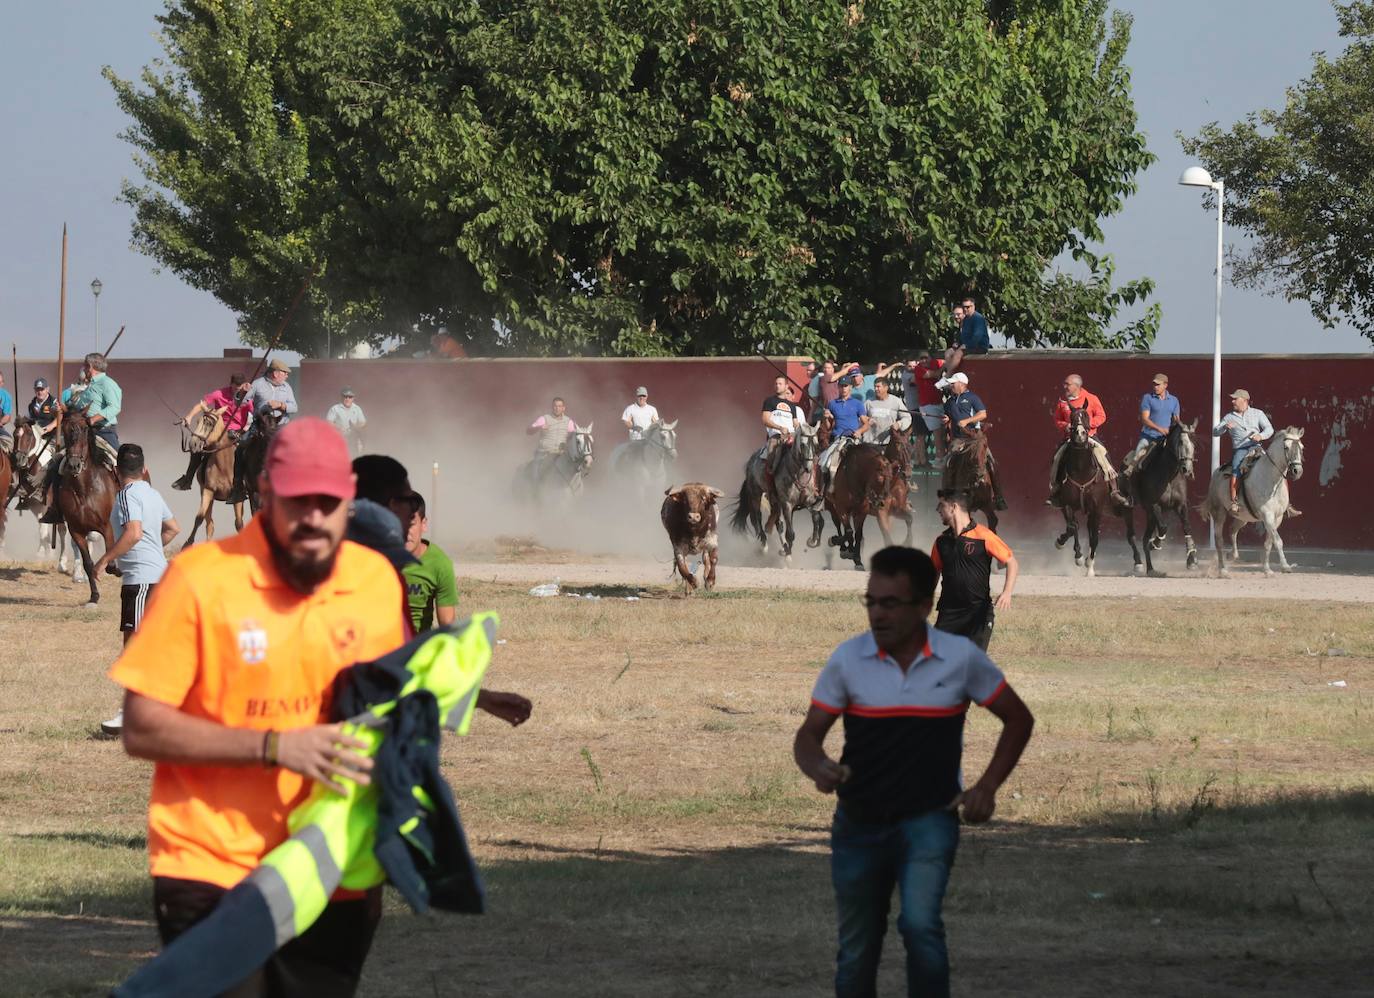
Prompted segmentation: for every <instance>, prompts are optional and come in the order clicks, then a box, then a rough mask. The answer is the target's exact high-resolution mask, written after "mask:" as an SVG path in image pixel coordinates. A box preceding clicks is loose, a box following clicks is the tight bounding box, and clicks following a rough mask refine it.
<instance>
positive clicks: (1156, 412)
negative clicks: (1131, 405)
mask: <svg viewBox="0 0 1374 998" xmlns="http://www.w3.org/2000/svg"><path fill="white" fill-rule="evenodd" d="M1178 421H1179V404H1178V399H1177V398H1175V397H1174V396H1173V395H1170V394H1169V376H1168V375H1167V374H1156V375H1155V379H1154V389H1153V390H1152V391H1149V392H1146V393H1145V395H1144V396H1143V397H1142V398H1141V400H1140V439H1139V440H1137V441H1136V444H1135V447H1134V448H1133V449H1132V450H1131V452H1130V453H1129V454H1127V455H1126V456H1125V458H1123V459H1122V461H1121V476H1122V477H1123V478H1129V477H1130V476H1131V475H1133V474H1135V471H1136V469H1137V468H1139V467H1140V464H1141V462H1142V461H1144V460H1145V457H1146V455H1148V454H1149V453H1150V452H1151V451H1152V450H1154V447H1155V445H1156V444H1158V443H1159V442H1160V441H1162V440H1163V439H1164V438H1165V437H1167V436H1168V435H1169V427H1170V426H1171V425H1173V424H1174V423H1177V422H1178Z"/></svg>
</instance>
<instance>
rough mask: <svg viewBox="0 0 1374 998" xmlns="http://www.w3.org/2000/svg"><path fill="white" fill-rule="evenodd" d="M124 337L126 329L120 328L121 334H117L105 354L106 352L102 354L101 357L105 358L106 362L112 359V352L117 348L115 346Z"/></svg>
mask: <svg viewBox="0 0 1374 998" xmlns="http://www.w3.org/2000/svg"><path fill="white" fill-rule="evenodd" d="M123 335H124V327H123V326H120V327H119V332H117V333H115V338H114V339H112V340H110V345H109V346H107V347H106V348H105V352H104V353H103V354H101V355H100V356H102V357H104V358H105V359H106V360H109V359H110V351H111V350H113V349H114V348H115V344H116V343H118V342H119V338H120V337H121V336H123Z"/></svg>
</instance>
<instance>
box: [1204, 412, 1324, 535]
mask: <svg viewBox="0 0 1374 998" xmlns="http://www.w3.org/2000/svg"><path fill="white" fill-rule="evenodd" d="M1223 433H1229V434H1230V435H1231V512H1232V513H1239V512H1240V502H1239V501H1238V499H1237V495H1236V492H1237V489H1238V488H1239V486H1240V480H1241V477H1242V476H1241V471H1242V470H1243V467H1244V465H1245V459H1246V456H1247V455H1249V453H1250V452H1251V451H1252V450H1255V449H1256V448H1258V447H1259V445H1260V444H1262V443H1263V442H1264V441H1266V440H1268V439H1269V438H1270V437H1272V436H1273V435H1274V427H1273V425H1272V424H1271V423H1270V422H1269V417H1268V416H1266V415H1265V414H1264V412H1263V410H1261V409H1259V408H1257V407H1255V406H1253V405H1251V404H1250V393H1249V392H1247V391H1246V390H1245V389H1244V388H1237V389H1236V390H1235V391H1233V392H1232V393H1231V411H1230V412H1228V413H1227V414H1226V415H1225V416H1224V417H1223V418H1222V420H1221V422H1220V423H1218V424H1217V425H1216V426H1214V427H1212V436H1214V437H1219V436H1221V435H1222V434H1223ZM1223 467H1224V466H1223ZM1285 515H1287V516H1289V517H1293V516H1302V513H1301V512H1300V511H1297V510H1294V509H1293V506H1292V504H1291V503H1290V504H1289V506H1288V511H1287V513H1286V514H1285Z"/></svg>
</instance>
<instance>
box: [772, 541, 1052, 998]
mask: <svg viewBox="0 0 1374 998" xmlns="http://www.w3.org/2000/svg"><path fill="white" fill-rule="evenodd" d="M869 564H870V567H871V573H870V575H869V579H868V591H867V592H866V593H865V594H864V605H865V606H866V607H867V608H868V623H869V630H868V631H866V632H864V633H863V634H860V635H858V636H857V637H853V638H850V639H849V640H848V641H845V642H844V643H843V644H841V645H840V646H839V647H838V648H836V649H835V651H834V653H833V654H832V655H831V656H830V661H828V662H827V663H826V664H825V668H824V669H822V670H821V674H820V678H819V679H817V680H816V686H815V690H814V691H813V693H812V696H811V708H810V710H809V711H808V712H807V715H806V720H805V721H803V722H802V726H801V728H800V729H799V730H798V731H797V736H796V740H795V742H794V745H793V756H794V758H795V759H796V761H797V765H798V766H799V767H800V768H801V771H802V772H803V773H805V774H806V775H807V777H808V778H810V779H811V780H813V781H815V784H816V789H818V790H820V791H821V792H822V793H827V794H828V793H836V794H837V795H838V797H839V803H838V805H837V806H836V808H835V818H834V824H833V826H832V828H831V836H830V848H831V860H830V870H831V879H832V881H833V883H834V887H835V906H836V909H837V912H836V913H837V916H838V921H839V953H838V956H837V958H836V962H837V966H836V970H835V994H836V995H837V996H838V998H871V996H873V995H874V994H875V990H876V986H877V975H878V961H879V957H880V956H881V954H882V942H883V935H884V934H885V933H886V931H887V913H888V908H889V904H890V902H891V898H892V891H893V888H894V887H895V888H896V890H897V892H898V896H899V897H900V899H901V914H900V916H899V917H898V919H897V929H898V931H899V932H900V933H901V936H902V941H903V942H904V943H905V944H906V968H907V994H908V995H911V996H916V995H921V996H930V998H944V996H947V995H948V994H949V955H948V952H947V950H946V948H945V929H944V922H943V921H942V919H941V915H940V909H941V906H942V904H943V902H944V896H945V887H946V885H947V884H948V882H949V871H950V867H951V866H952V865H953V863H954V853H955V850H956V848H957V847H958V843H959V808H960V807H961V806H962V808H963V819H964V820H965V821H967V822H969V823H971V824H975V823H978V822H984V821H987V820H988V819H989V818H991V817H992V814H993V811H994V810H995V809H996V806H997V789H998V788H999V787H1000V786H1001V785H1002V783H1003V782H1004V781H1005V780H1006V779H1007V777H1008V776H1009V775H1010V774H1011V771H1012V769H1014V768H1015V766H1016V763H1017V760H1018V759H1020V757H1021V750H1022V749H1024V748H1025V746H1026V742H1028V741H1029V740H1030V736H1031V729H1032V728H1033V727H1034V724H1035V720H1034V718H1033V717H1032V716H1031V713H1030V710H1029V709H1027V707H1026V705H1025V704H1024V703H1023V702H1022V701H1021V698H1020V697H1019V696H1017V695H1016V692H1015V691H1014V690H1013V689H1012V688H1011V687H1010V686H1009V685H1007V681H1006V678H1005V677H1004V676H1003V675H1002V672H1001V670H999V669H998V668H997V666H995V665H994V664H993V663H992V660H991V659H989V658H988V657H987V655H986V654H984V653H983V652H982V651H980V650H979V649H978V647H977V646H976V645H974V644H973V642H971V641H970V640H969V639H968V638H963V637H959V636H957V635H953V634H947V633H945V632H944V631H940V630H937V629H935V628H934V627H930V626H929V625H928V624H927V623H926V618H927V617H929V616H930V610H931V603H932V601H933V599H934V596H935V581H936V574H937V573H936V570H935V565H934V563H933V562H932V561H931V559H930V556H929V555H927V554H925V553H924V552H922V551H917V550H915V549H912V548H903V547H889V548H884V549H883V550H881V551H879V552H878V553H877V554H875V555H874V556H873V558H872V560H871V561H870V563H869ZM970 702H974V703H977V704H978V705H979V706H982V707H986V708H987V709H988V710H989V711H991V712H992V713H993V714H994V715H996V716H997V717H998V718H999V719H1000V720H1001V722H1002V734H1001V737H1000V738H999V739H998V741H997V747H996V749H995V750H994V751H993V756H992V761H991V762H989V763H988V766H987V769H986V770H985V771H984V772H983V775H982V777H980V778H979V780H978V782H976V783H975V784H973V786H971V787H968V788H967V789H964V788H963V787H962V778H961V775H960V761H961V757H962V754H963V739H964V715H965V714H966V713H967V711H968V707H969V703H970ZM841 716H842V717H843V718H844V752H843V754H842V755H841V756H840V760H839V762H836V761H835V760H833V759H831V758H830V757H829V756H827V755H826V753H825V749H824V747H823V743H824V741H825V736H826V734H827V732H829V730H830V728H831V727H832V726H833V725H834V723H835V720H836V719H837V718H839V717H841Z"/></svg>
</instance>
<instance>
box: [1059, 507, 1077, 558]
mask: <svg viewBox="0 0 1374 998" xmlns="http://www.w3.org/2000/svg"><path fill="white" fill-rule="evenodd" d="M1059 511H1060V512H1061V513H1063V514H1064V532H1063V533H1062V534H1060V535H1059V536H1058V537H1056V538H1055V539H1054V547H1055V549H1056V550H1058V549H1060V548H1062V547H1063V546H1064V545H1065V544H1067V543H1068V542H1069V538H1070V537H1072V536H1073V532H1074V531H1075V530H1076V529H1077V527H1075V526H1074V522H1073V513H1071V512H1069V507H1068V506H1061V507H1060V510H1059Z"/></svg>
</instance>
